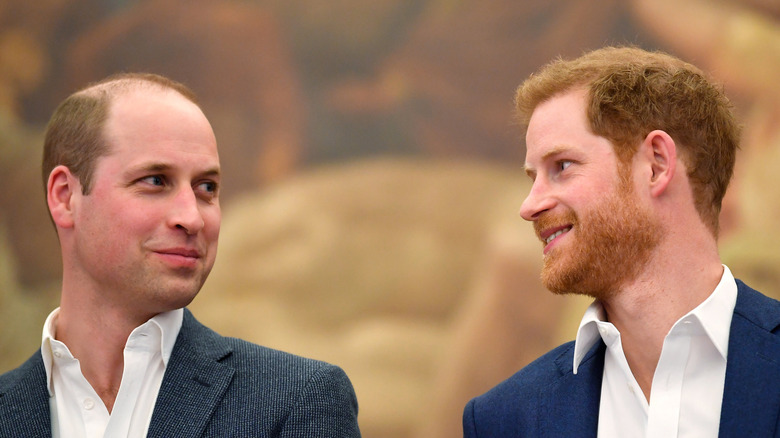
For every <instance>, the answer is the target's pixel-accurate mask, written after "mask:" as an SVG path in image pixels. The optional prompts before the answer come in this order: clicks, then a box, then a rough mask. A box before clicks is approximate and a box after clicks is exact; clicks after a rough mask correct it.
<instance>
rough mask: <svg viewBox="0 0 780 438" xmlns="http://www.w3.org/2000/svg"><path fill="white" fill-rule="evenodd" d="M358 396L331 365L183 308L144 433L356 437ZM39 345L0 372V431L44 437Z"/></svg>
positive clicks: (47, 420) (47, 423)
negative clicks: (205, 321) (261, 342)
mask: <svg viewBox="0 0 780 438" xmlns="http://www.w3.org/2000/svg"><path fill="white" fill-rule="evenodd" d="M357 410H358V408H357V399H356V397H355V392H354V390H353V388H352V384H351V383H350V381H349V379H348V378H347V376H346V374H344V372H343V371H342V370H341V369H340V368H338V367H336V366H333V365H329V364H326V363H324V362H319V361H315V360H311V359H305V358H301V357H298V356H294V355H291V354H288V353H284V352H280V351H276V350H272V349H269V348H265V347H261V346H258V345H255V344H251V343H249V342H246V341H242V340H240V339H235V338H227V337H222V336H220V335H219V334H217V333H215V332H214V331H212V330H210V329H209V328H207V327H205V326H204V325H202V324H200V323H199V322H198V321H197V320H196V319H195V318H194V317H193V316H192V313H190V312H189V310H187V309H185V311H184V321H183V323H182V327H181V331H180V332H179V336H178V338H177V339H176V344H175V345H174V347H173V352H172V353H171V358H170V360H169V362H168V366H167V368H166V370H165V376H164V377H163V381H162V386H161V387H160V393H159V396H158V397H157V402H156V404H155V408H154V413H153V414H152V420H151V424H150V425H149V433H148V435H147V436H149V437H174V436H175V437H242V438H243V437H286V438H292V437H306V438H310V437H334V438H336V437H339V438H342V437H359V436H360V430H359V429H358V424H357ZM50 436H51V414H50V412H49V393H48V390H47V388H46V370H45V368H44V366H43V359H42V358H41V353H40V350H39V351H38V352H36V353H35V354H34V355H33V356H32V357H31V358H30V359H28V360H27V362H25V363H24V364H23V365H22V366H20V367H19V368H17V369H15V370H12V371H9V372H8V373H5V374H3V375H1V376H0V437H2V438H6V437H9V438H10V437H14V438H16V437H30V438H35V437H50Z"/></svg>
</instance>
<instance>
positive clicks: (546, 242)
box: [544, 226, 571, 244]
mask: <svg viewBox="0 0 780 438" xmlns="http://www.w3.org/2000/svg"><path fill="white" fill-rule="evenodd" d="M569 231H571V226H568V227H566V228H562V229H560V230H558V231H556V232H554V233H552V234H550V235H549V236H547V238H546V239H544V243H545V244H549V243H550V242H552V241H553V240H555V238H556V237H558V236H560V235H561V234H564V233H568V232H569Z"/></svg>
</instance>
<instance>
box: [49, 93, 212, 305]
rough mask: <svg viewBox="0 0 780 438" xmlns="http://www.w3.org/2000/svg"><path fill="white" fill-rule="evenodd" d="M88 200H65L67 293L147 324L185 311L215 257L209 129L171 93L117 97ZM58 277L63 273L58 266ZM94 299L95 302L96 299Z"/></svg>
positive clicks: (193, 109) (81, 197)
mask: <svg viewBox="0 0 780 438" xmlns="http://www.w3.org/2000/svg"><path fill="white" fill-rule="evenodd" d="M104 136H105V140H106V142H107V144H108V146H109V152H108V155H106V156H103V157H100V158H98V160H97V162H96V167H95V173H94V175H93V178H94V180H93V186H92V187H93V188H92V191H91V193H90V194H89V195H86V196H84V195H82V194H81V191H80V189H79V190H75V191H74V195H73V196H74V197H75V202H74V205H75V208H74V227H73V235H74V239H73V242H74V249H75V257H74V260H66V261H64V263H66V264H68V265H69V266H70V267H72V268H73V269H69V270H66V273H67V272H72V273H73V275H74V276H76V275H78V276H79V277H78V278H76V282H75V284H77V285H81V286H83V288H85V289H91V290H92V291H93V292H94V296H95V297H96V299H101V300H106V301H107V302H108V303H110V304H111V305H115V306H121V307H122V308H124V309H127V310H128V311H130V312H131V313H132V314H133V315H137V316H139V317H143V318H147V317H150V316H153V315H154V314H157V313H159V312H163V311H168V310H172V309H176V308H179V307H183V306H185V305H187V304H188V303H189V302H190V301H192V299H193V298H194V297H195V295H196V294H197V293H198V291H199V290H200V287H201V286H202V284H203V282H204V281H205V280H206V277H207V276H208V274H209V272H210V270H211V267H212V266H213V264H214V259H215V256H216V252H217V239H218V236H219V227H220V220H221V213H220V207H219V198H218V190H219V182H220V173H219V168H220V167H219V157H218V155H217V145H216V140H215V138H214V134H213V132H212V130H211V126H210V125H209V123H208V121H207V120H206V118H205V116H204V115H203V113H202V112H201V111H200V109H198V107H197V106H196V105H194V104H193V103H191V102H189V101H188V100H186V99H185V98H183V97H182V96H180V95H178V94H177V93H175V92H173V91H168V90H158V89H142V90H135V91H131V92H129V93H127V94H123V95H120V96H118V97H117V98H116V99H115V100H114V102H113V103H112V104H111V107H110V110H109V117H108V120H107V121H106V125H105V127H104ZM66 268H67V266H66ZM98 297H99V298H98Z"/></svg>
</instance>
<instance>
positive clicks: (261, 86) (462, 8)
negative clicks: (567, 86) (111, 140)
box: [0, 0, 780, 438]
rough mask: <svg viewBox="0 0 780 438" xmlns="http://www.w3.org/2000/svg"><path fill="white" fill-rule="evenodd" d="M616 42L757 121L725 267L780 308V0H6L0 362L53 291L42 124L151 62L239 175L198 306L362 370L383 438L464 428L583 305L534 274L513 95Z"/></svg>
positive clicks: (0, 39) (236, 328)
mask: <svg viewBox="0 0 780 438" xmlns="http://www.w3.org/2000/svg"><path fill="white" fill-rule="evenodd" d="M605 44H634V45H638V46H641V47H644V48H648V49H661V50H664V51H668V52H671V53H673V54H676V55H678V56H680V57H682V58H684V59H686V60H688V61H691V62H693V63H695V64H697V65H698V66H700V67H702V68H703V69H705V70H707V71H708V72H710V73H712V75H713V76H714V77H715V78H716V79H717V80H718V81H720V82H722V83H723V84H724V86H725V88H726V91H727V94H728V95H729V96H730V97H731V99H732V100H733V101H734V103H735V105H736V107H737V111H738V113H739V116H740V118H741V120H743V121H744V124H745V135H744V142H743V146H742V150H741V152H740V154H739V156H738V162H737V168H736V175H735V180H734V182H733V185H732V187H731V189H730V193H729V195H728V196H727V198H726V201H725V205H724V211H723V217H722V225H723V230H722V234H721V236H722V237H721V242H720V243H721V253H722V257H723V259H724V261H725V262H726V263H727V264H728V265H729V266H730V267H731V269H732V271H733V272H734V274H735V276H737V277H739V278H742V279H743V280H745V281H746V282H748V284H750V285H752V286H753V287H755V288H757V289H759V290H761V291H763V292H764V293H767V294H769V295H772V296H775V297H780V251H778V250H777V248H778V246H779V245H780V231H778V227H777V225H776V224H777V218H778V217H780V191H778V190H777V187H778V184H780V173H778V172H777V169H778V168H780V81H778V80H777V79H778V74H777V71H778V69H780V3H778V2H777V1H776V0H631V1H624V0H605V1H600V2H591V1H589V0H481V1H476V0H373V1H370V2H366V1H362V0H331V1H328V2H323V1H320V0H209V1H206V0H156V1H151V0H137V1H132V0H36V1H27V0H0V174H2V175H3V178H4V184H5V189H4V190H2V191H0V372H2V371H6V370H9V369H11V368H13V367H15V366H17V365H18V364H20V363H21V362H22V361H23V360H24V359H26V358H27V357H28V356H29V355H30V354H31V353H32V352H33V351H34V350H35V349H36V348H38V346H39V344H40V333H41V327H42V325H43V321H44V319H45V317H46V315H47V314H48V312H49V311H50V310H51V309H52V308H53V307H55V306H56V305H57V296H58V287H59V284H58V283H59V277H60V262H59V248H58V246H57V240H56V235H55V233H54V231H53V227H52V226H51V223H50V222H49V219H48V216H47V213H46V210H45V203H44V199H43V190H42V186H41V176H40V170H39V169H40V167H39V166H40V156H41V145H42V132H43V128H44V126H45V123H46V122H47V120H48V117H49V116H50V115H51V113H52V112H53V110H54V108H55V107H56V105H57V104H58V103H59V102H60V101H61V100H62V99H64V98H65V97H66V96H67V95H68V94H70V93H71V92H72V91H74V90H75V89H77V88H80V87H82V86H84V85H85V84H87V83H88V82H90V81H94V80H98V79H101V78H103V77H104V76H107V75H109V74H111V73H114V72H119V71H150V72H155V73H161V74H164V75H167V76H170V77H172V78H174V79H176V80H179V81H182V82H185V83H186V84H188V85H189V86H191V87H192V88H193V89H194V90H195V91H196V92H197V93H198V94H199V96H200V98H201V102H202V107H203V109H204V112H205V113H206V115H207V116H208V117H209V119H210V120H211V122H212V125H213V127H214V130H215V133H216V135H217V139H218V142H219V147H220V156H221V160H222V165H223V169H224V173H225V175H224V176H225V179H224V186H223V191H222V194H223V198H222V207H223V225H222V234H221V239H220V248H219V257H218V258H217V264H216V266H215V268H214V271H213V272H212V275H211V277H210V278H209V280H208V282H207V283H206V286H205V287H204V290H203V291H202V292H201V294H200V295H199V296H198V298H197V299H196V300H195V302H194V303H193V304H192V305H191V309H192V310H193V311H194V312H195V314H196V316H197V317H198V318H199V319H200V320H201V321H202V322H204V323H206V324H207V325H209V326H211V327H212V328H214V329H216V330H218V331H220V332H221V333H222V334H225V335H231V336H239V337H242V338H245V339H248V340H251V341H254V342H257V343H261V344H264V345H267V346H271V347H274V348H280V349H284V350H288V351H291V352H294V353H298V354H301V355H305V356H309V357H315V358H318V359H323V360H327V361H330V362H333V363H336V364H338V365H340V366H342V367H343V368H344V369H345V370H346V371H347V373H348V374H349V375H350V377H351V378H352V381H353V383H354V385H355V388H356V391H357V394H358V399H359V401H360V423H361V428H362V430H363V434H364V436H365V437H367V438H385V437H387V438H389V437H434V438H435V437H452V436H460V434H461V426H460V416H461V411H462V408H463V406H464V404H465V403H466V401H467V400H468V399H469V398H471V397H473V396H475V395H478V394H480V393H482V392H484V391H485V390H487V389H488V388H490V387H491V386H493V385H495V384H496V383H498V382H499V381H501V380H503V379H505V378H506V377H508V376H509V375H511V374H512V373H513V372H514V371H516V370H517V369H519V368H520V367H521V366H523V365H525V364H526V363H528V362H529V361H531V360H532V359H533V358H535V357H537V356H539V355H540V354H542V353H543V352H545V351H546V350H548V349H550V348H551V347H553V346H555V345H557V344H559V343H560V342H563V341H566V340H570V339H573V337H574V335H575V332H576V326H577V324H578V323H579V319H580V316H581V313H582V311H583V310H584V308H585V306H587V304H588V302H587V300H584V299H582V298H574V297H555V296H552V295H551V294H550V293H548V292H546V291H545V290H544V289H543V287H542V286H541V285H540V282H539V280H538V275H539V274H538V273H539V269H540V263H541V256H540V253H541V245H540V244H539V243H538V242H537V241H536V239H535V238H534V237H533V232H532V230H531V227H530V226H529V225H528V224H526V223H524V221H523V220H522V219H521V218H519V216H518V215H517V210H518V209H519V206H520V203H521V202H522V200H523V199H524V197H525V195H526V194H527V191H528V188H529V184H528V182H527V181H526V178H525V176H524V174H523V171H522V162H523V158H524V155H525V151H524V144H523V139H522V133H521V131H520V129H519V128H518V127H516V126H514V125H513V123H512V98H513V91H514V89H515V88H516V87H517V85H519V83H520V82H521V81H522V80H523V79H524V78H525V77H526V76H527V75H528V74H530V73H531V72H533V71H535V70H536V69H538V68H539V67H540V66H541V65H542V64H544V63H546V62H548V61H550V60H552V59H553V58H555V57H557V56H559V55H560V56H564V57H573V56H577V55H579V54H580V53H582V52H583V51H585V50H589V49H594V48H597V47H600V46H603V45H605Z"/></svg>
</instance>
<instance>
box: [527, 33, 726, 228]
mask: <svg viewBox="0 0 780 438" xmlns="http://www.w3.org/2000/svg"><path fill="white" fill-rule="evenodd" d="M576 88H583V89H585V90H586V91H587V93H588V99H589V102H588V103H587V115H588V121H589V122H590V128H591V130H592V131H593V133H594V134H596V135H599V136H602V137H604V138H606V139H608V140H610V141H611V142H612V144H613V147H614V148H615V152H616V154H617V155H618V157H619V159H620V160H621V161H622V162H623V163H626V162H628V161H630V160H631V159H632V158H633V156H634V154H635V153H636V151H637V148H638V146H639V144H640V143H641V141H642V140H643V139H644V138H645V137H646V136H647V135H648V134H649V133H650V132H652V131H653V130H655V129H660V130H663V131H665V132H666V133H667V134H669V135H670V136H671V137H672V138H673V139H674V140H675V142H676V143H677V144H678V146H679V147H680V151H681V152H680V156H681V157H682V159H683V162H684V163H685V164H686V167H687V171H688V178H689V179H690V181H691V185H692V187H693V197H694V202H695V204H696V210H697V211H698V212H699V215H700V216H701V218H702V221H703V222H704V223H705V224H706V225H707V227H708V228H710V230H711V231H712V232H713V234H714V235H715V236H717V234H718V216H719V215H720V209H721V202H722V200H723V196H724V195H725V194H726V188H727V187H728V184H729V181H730V180H731V176H732V174H733V173H734V162H735V160H736V152H737V149H738V148H739V137H740V131H741V127H740V125H739V124H738V123H737V121H736V119H735V117H734V115H733V113H732V105H731V103H730V102H729V100H728V98H727V97H726V95H725V94H724V92H723V90H722V89H721V88H720V87H719V86H716V85H715V84H714V83H713V82H712V81H710V80H709V79H708V78H707V77H705V75H704V73H703V72H702V71H701V70H700V69H698V68H697V67H695V66H694V65H692V64H689V63H687V62H684V61H682V60H680V59H678V58H675V57H673V56H671V55H668V54H666V53H662V52H648V51H645V50H642V49H639V48H636V47H606V48H602V49H598V50H595V51H592V52H589V53H586V54H584V55H583V56H581V57H579V58H577V59H574V60H563V59H557V60H555V61H553V62H552V63H550V64H548V65H546V66H545V67H543V68H542V69H541V70H540V71H539V72H538V73H536V74H533V75H531V76H530V77H529V78H528V79H527V80H526V81H525V82H524V83H523V84H522V85H521V86H520V87H519V88H518V89H517V93H516V95H515V104H516V109H517V116H518V120H519V121H520V122H521V123H522V124H523V125H524V126H527V124H528V121H529V120H530V118H531V114H532V113H533V111H534V109H535V108H536V106H537V105H539V104H540V103H542V102H544V101H546V100H548V99H550V98H551V97H553V96H555V95H558V94H560V93H563V92H566V91H570V90H573V89H576Z"/></svg>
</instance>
